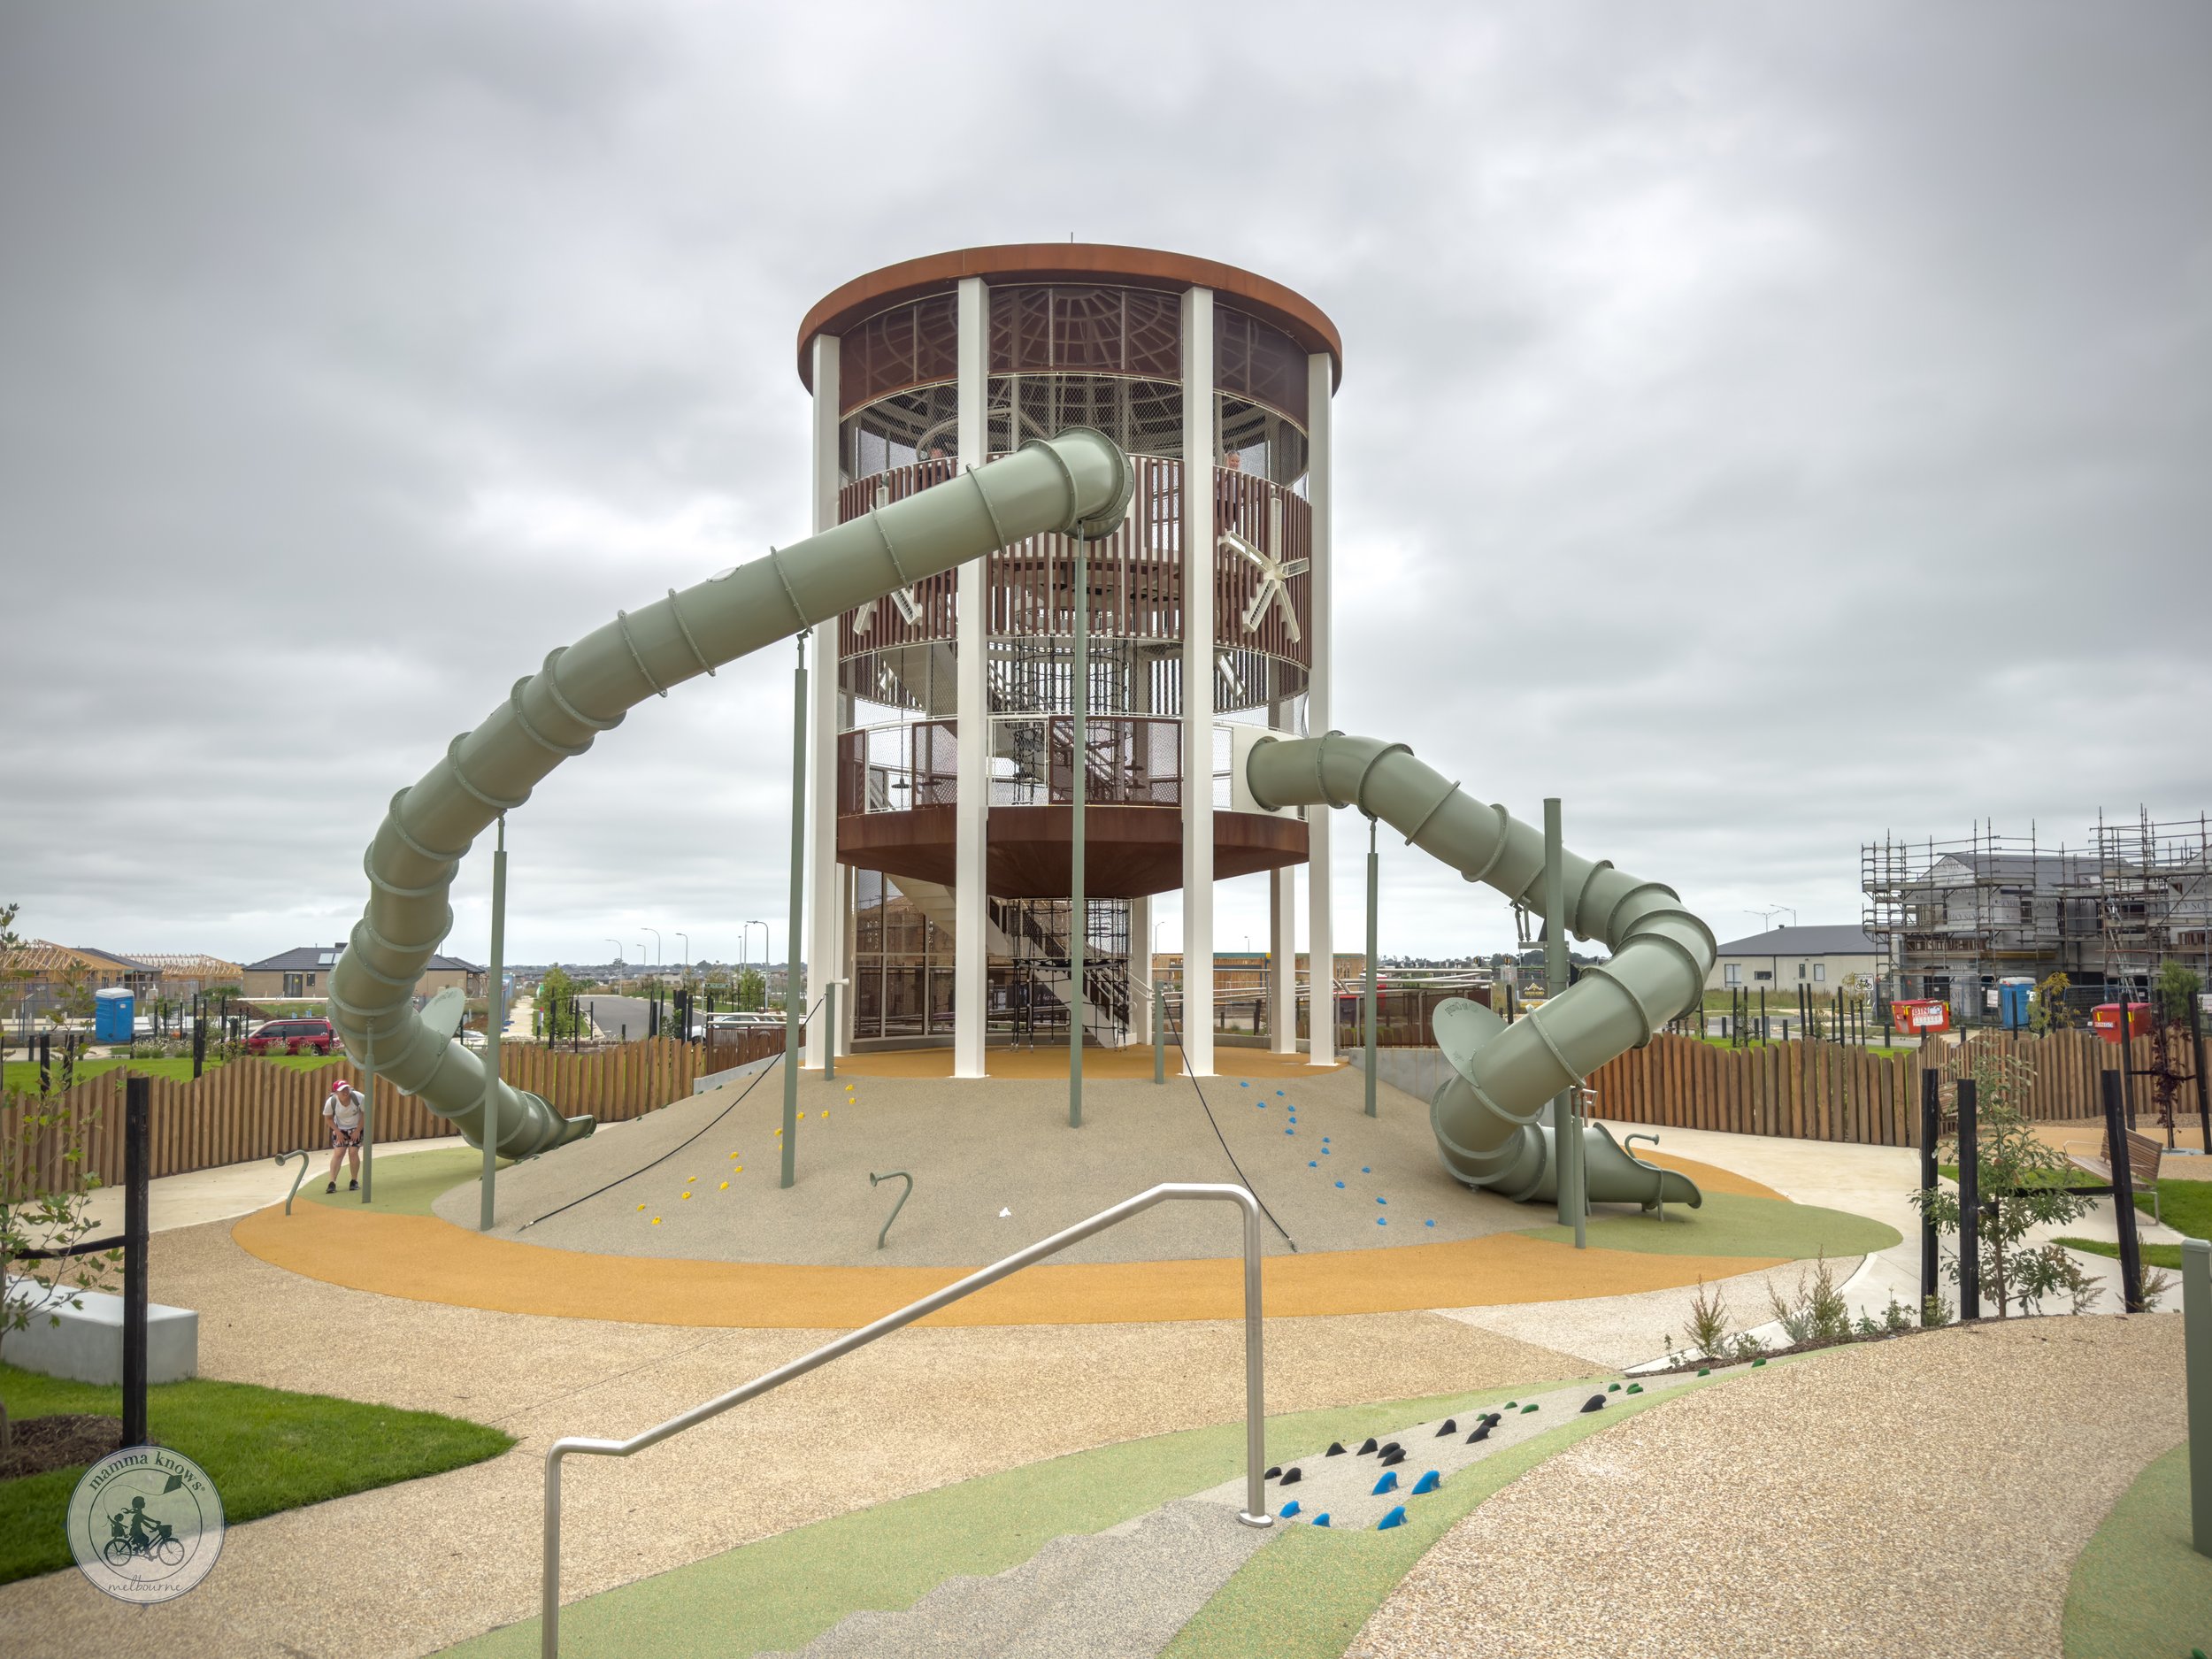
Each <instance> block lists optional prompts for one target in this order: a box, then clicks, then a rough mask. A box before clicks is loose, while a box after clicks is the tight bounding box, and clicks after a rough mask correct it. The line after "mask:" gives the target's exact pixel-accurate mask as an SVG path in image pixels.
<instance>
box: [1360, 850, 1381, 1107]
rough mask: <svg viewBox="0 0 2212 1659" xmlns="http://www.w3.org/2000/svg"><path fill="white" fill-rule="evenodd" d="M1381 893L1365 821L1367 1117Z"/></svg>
mask: <svg viewBox="0 0 2212 1659" xmlns="http://www.w3.org/2000/svg"><path fill="white" fill-rule="evenodd" d="M1381 892H1382V876H1381V864H1380V862H1379V859H1378V858H1377V856H1376V854H1375V820H1374V819H1373V818H1369V819H1368V820H1367V988H1366V993H1365V1008H1364V1009H1363V1014H1364V1017H1365V1018H1366V1021H1367V1115H1368V1116H1369V1117H1370V1118H1372V1117H1374V1116H1375V1115H1376V1112H1375V976H1376V973H1377V972H1378V970H1377V968H1376V965H1375V958H1376V944H1377V926H1376V921H1375V911H1376V908H1377V902H1378V900H1379V896H1380V895H1381Z"/></svg>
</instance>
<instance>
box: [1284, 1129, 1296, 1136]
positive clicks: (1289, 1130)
mask: <svg viewBox="0 0 2212 1659" xmlns="http://www.w3.org/2000/svg"><path fill="white" fill-rule="evenodd" d="M1283 1133H1285V1134H1286V1135H1294V1134H1296V1133H1298V1132H1297V1131H1296V1130H1295V1129H1286V1130H1284V1131H1283Z"/></svg>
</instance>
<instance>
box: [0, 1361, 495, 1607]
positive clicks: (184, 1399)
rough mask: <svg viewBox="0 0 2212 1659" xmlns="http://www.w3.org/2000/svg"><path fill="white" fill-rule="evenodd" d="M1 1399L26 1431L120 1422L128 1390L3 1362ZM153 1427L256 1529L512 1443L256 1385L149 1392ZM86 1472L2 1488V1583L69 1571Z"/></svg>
mask: <svg viewBox="0 0 2212 1659" xmlns="http://www.w3.org/2000/svg"><path fill="white" fill-rule="evenodd" d="M0 1400H4V1401H5V1402H6V1403H7V1408H8V1413H9V1415H10V1416H11V1417H13V1418H15V1419H16V1420H17V1421H18V1422H20V1421H22V1420H23V1419H24V1418H27V1417H51V1416H55V1415H57V1414H58V1413H63V1412H93V1413H98V1414H101V1415H104V1416H108V1417H119V1416H120V1415H121V1414H122V1390H120V1389H119V1388H101V1387H96V1386H93V1385H91V1384H89V1383H75V1382H65V1381H62V1380H61V1379H58V1378H53V1377H42V1376H39V1375H38V1374H37V1373H35V1372H33V1371H19V1370H17V1369H16V1368H15V1367H14V1366H12V1365H6V1364H0ZM146 1415H147V1426H148V1428H149V1430H150V1432H151V1433H152V1435H153V1438H154V1439H155V1440H158V1441H159V1442H160V1443H161V1444H163V1445H164V1446H167V1447H171V1448H173V1449H175V1450H177V1451H180V1452H182V1453H183V1454H184V1455H186V1456H188V1457H189V1458H191V1459H192V1460H193V1461H194V1462H195V1463H198V1464H199V1465H200V1466H201V1467H202V1468H203V1469H204V1470H206V1471H207V1472H208V1475H209V1477H210V1478H211V1479H212V1480H213V1481H214V1482H215V1487H216V1490H217V1491H218V1492H219V1493H220V1494H222V1499H223V1510H224V1515H225V1517H226V1518H227V1519H228V1520H230V1521H234V1522H235V1521H250V1520H254V1519H257V1518H258V1517H261V1516H265V1515H274V1514H276V1513H278V1512H279V1511H280V1510H283V1509H298V1508H299V1507H300V1506H301V1505H303V1504H308V1503H320V1502H323V1501H324V1500H325V1499H326V1498H342V1497H344V1496H346V1495H347V1494H349V1493H354V1492H366V1491H369V1490H371V1489H372V1488H373V1487H376V1486H391V1485H393V1484H395V1483H396V1482H398V1481H402V1480H412V1479H415V1478H416V1477H417V1476H419V1475H435V1474H442V1473H443V1472H444V1471H447V1470H449V1469H460V1468H464V1467H465V1466H466V1465H468V1464H470V1463H481V1462H482V1461H483V1460H484V1459H485V1458H487V1457H496V1456H497V1455H499V1454H500V1453H502V1452H503V1451H505V1450H506V1449H507V1448H509V1447H511V1446H512V1445H513V1444H514V1443H515V1442H514V1437H513V1436H512V1435H511V1434H508V1433H505V1432H503V1431H501V1430H498V1429H494V1428H487V1427H485V1426H484V1425H482V1424H480V1423H469V1422H465V1421H463V1420H461V1419H460V1418H457V1417H442V1416H440V1415H438V1414H437V1413H436V1412H434V1411H402V1410H400V1409H397V1408H396V1407H393V1406H380V1405H366V1404H364V1403H362V1402H358V1401H354V1400H338V1399H334V1398H332V1397H331V1396H329V1395H327V1394H288V1393H285V1392H284V1391H282V1390H280V1389H276V1388H257V1387H255V1386H252V1385H251V1384H250V1383H227V1382H210V1381H207V1380H204V1379H195V1380H193V1381H190V1382H179V1383H164V1384H161V1385H160V1386H157V1387H154V1388H150V1389H149V1390H147V1408H146ZM83 1472H84V1471H83V1469H82V1468H81V1467H80V1468H75V1469H55V1470H50V1471H47V1472H46V1473H44V1474H42V1475H26V1476H23V1477H21V1478H20V1479H14V1480H0V1584H5V1583H10V1582H12V1581H13V1580H15V1579H17V1578H29V1577H31V1576H32V1575H33V1574H35V1573H41V1572H52V1571H55V1570H56V1569H58V1568H61V1567H66V1566H68V1565H69V1564H70V1561H71V1556H70V1554H69V1544H68V1540H66V1538H65V1536H64V1534H63V1530H62V1529H63V1517H64V1516H65V1513H66V1512H67V1509H68V1507H69V1494H70V1492H71V1491H72V1490H73V1488H74V1487H75V1486H76V1484H77V1478H78V1477H79V1476H80V1475H81V1474H82V1473H83Z"/></svg>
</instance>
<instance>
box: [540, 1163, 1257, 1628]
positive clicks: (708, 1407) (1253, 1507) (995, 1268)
mask: <svg viewBox="0 0 2212 1659" xmlns="http://www.w3.org/2000/svg"><path fill="white" fill-rule="evenodd" d="M1171 1199H1202V1200H1203V1199H1213V1200H1219V1201H1222V1202H1228V1203H1233V1204H1236V1205H1238V1206H1240V1208H1242V1210H1243V1211H1244V1463H1245V1470H1244V1508H1243V1509H1240V1510H1239V1511H1238V1513H1237V1519H1239V1520H1240V1521H1241V1522H1243V1523H1244V1524H1245V1525H1247V1526H1272V1525H1274V1524H1275V1517H1272V1516H1271V1515H1270V1514H1268V1512H1267V1494H1266V1491H1265V1487H1264V1481H1263V1476H1262V1471H1263V1465H1264V1464H1265V1463H1266V1461H1267V1446H1266V1409H1265V1401H1264V1399H1263V1386H1262V1365H1261V1330H1260V1206H1259V1201H1258V1200H1257V1199H1256V1198H1255V1197H1254V1196H1253V1195H1252V1194H1251V1193H1250V1192H1249V1191H1248V1190H1247V1189H1246V1188H1244V1187H1237V1186H1233V1185H1231V1184H1230V1183H1228V1182H1225V1181H1164V1182H1162V1183H1161V1184H1160V1185H1159V1186H1157V1187H1148V1188H1147V1189H1146V1190H1145V1191H1143V1192H1141V1193H1139V1194H1136V1196H1135V1197H1133V1198H1125V1199H1123V1200H1122V1201H1121V1202H1119V1203H1118V1204H1116V1205H1114V1206H1113V1207H1112V1208H1111V1209H1110V1210H1100V1211H1099V1212H1098V1214H1096V1215H1094V1216H1093V1217H1091V1218H1090V1219H1089V1220H1087V1221H1079V1222H1077V1223H1076V1224H1075V1225H1073V1226H1071V1227H1069V1228H1066V1229H1064V1230H1063V1231H1062V1232H1059V1233H1054V1234H1053V1235H1052V1236H1051V1237H1050V1238H1048V1239H1043V1240H1039V1241H1038V1242H1037V1243H1035V1244H1033V1245H1031V1246H1030V1247H1029V1248H1027V1249H1025V1250H1017V1251H1016V1252H1015V1253H1014V1254H1013V1255H1011V1256H1007V1257H1006V1258H1005V1259H1004V1260H1003V1261H998V1262H994V1263H991V1265H990V1266H988V1267H986V1268H979V1269H978V1270H977V1271H975V1272H972V1273H971V1274H969V1275H968V1276H967V1278H965V1279H961V1280H959V1281H958V1282H957V1283H956V1284H951V1285H948V1286H945V1287H944V1289H942V1290H941V1291H937V1292H935V1293H934V1294H931V1295H927V1296H925V1297H923V1298H922V1299H921V1300H920V1301H919V1302H909V1303H908V1304H907V1305H906V1306H905V1307H903V1308H902V1309H900V1310H898V1311H897V1312H896V1313H891V1314H886V1315H885V1316H884V1317H882V1318H880V1319H879V1320H877V1321H876V1322H875V1323H874V1324H873V1325H863V1326H862V1327H861V1328H860V1329H859V1330H857V1331H850V1332H848V1333H846V1334H845V1335H843V1336H841V1337H839V1338H838V1339H837V1340H835V1341H834V1342H828V1343H825V1344H824V1345H823V1346H822V1347H820V1348H816V1349H815V1350H814V1351H813V1352H812V1353H811V1354H807V1355H803V1356H801V1357H800V1358H798V1359H795V1360H793V1361H792V1362H791V1363H789V1364H787V1365H780V1366H778V1367H777V1368H776V1369H775V1370H774V1371H769V1372H766V1373H765V1374H764V1375H762V1376H759V1377H756V1378H754V1379H753V1380H752V1381H750V1382H749V1383H746V1384H745V1385H743V1386H741V1387H737V1388H733V1389H731V1390H730V1392H729V1393H727V1394H721V1395H718V1396H717V1397H716V1398H714V1399H712V1400H710V1401H708V1402H706V1403H705V1404H704V1405H701V1406H694V1407H693V1408H692V1409H690V1410H688V1411H686V1412H683V1413H681V1414H680V1415H679V1416H676V1417H671V1418H669V1419H668V1421H667V1422H665V1423H663V1424H660V1425H657V1426H656V1427H654V1428H649V1429H647V1430H646V1431H645V1432H643V1433H642V1434H634V1435H632V1436H631V1437H630V1438H629V1439H628V1440H582V1439H578V1438H574V1437H564V1438H562V1439H560V1440H555V1441H554V1442H553V1444H552V1445H551V1446H550V1447H549V1448H547V1451H546V1454H545V1551H544V1563H543V1567H542V1570H541V1580H540V1585H539V1593H538V1597H539V1604H538V1624H539V1647H538V1651H539V1652H540V1654H541V1655H543V1659H559V1655H560V1651H561V1459H563V1458H564V1457H566V1456H569V1455H578V1456H590V1457H628V1456H631V1455H634V1454H636V1453H638V1452H641V1451H643V1450H644V1449H645V1448H647V1447H649V1446H657V1445H659V1444H660V1442H661V1441H663V1440H668V1439H670V1438H672V1437H673V1436H675V1435H678V1434H680V1433H682V1432H684V1431H685V1430H686V1429H688V1428H693V1427H695V1426H697V1425H699V1424H702V1423H704V1422H705V1421H706V1420H707V1419H708V1418H709V1417H719V1416H721V1415H722V1413H723V1412H725V1411H727V1410H728V1409H730V1408H731V1407H732V1406H739V1405H742V1404H744V1403H745V1402H747V1401H748V1400H751V1399H754V1398H756V1397H757V1396H758V1395H761V1394H766V1393H768V1392H769V1391H770V1390H771V1389H773V1388H780V1387H781V1386H783V1385H784V1384H786V1383H787V1382H790V1381H791V1380H793V1379H795V1378H799V1377H803V1376H805V1375H806V1374H807V1372H809V1371H817V1370H819V1369H820V1368H821V1367H822V1366H824V1365H826V1364H828V1363H830V1362H831V1361H832V1360H833V1359H841V1358H843V1357H844V1356H846V1355H848V1354H849V1353H851V1352H852V1351H853V1350H854V1349H856V1348H865V1347H866V1346H867V1345H868V1344H869V1343H871V1342H872V1341H874V1340H876V1339H877V1338H879V1337H885V1336H888V1335H890V1334H891V1333H892V1332H894V1331H896V1330H899V1329H902V1327H904V1326H906V1325H912V1324H913V1323H914V1322H915V1321H916V1320H917V1319H920V1318H925V1317H927V1316H929V1315H930V1314H933V1313H935V1312H936V1311H937V1310H939V1309H940V1308H947V1307H949V1306H951V1305H952V1304H953V1303H954V1302H958V1301H960V1300H961V1299H962V1298H963V1297H966V1296H972V1295H973V1294H975V1293H976V1292H977V1291H979V1290H981V1289H983V1288H984V1287H985V1286H990V1285H995V1284H996V1283H998V1281H999V1280H1000V1279H1005V1278H1008V1277H1010V1275H1012V1274H1015V1273H1018V1272H1019V1271H1021V1270H1022V1269H1023V1268H1025V1267H1028V1266H1030V1265H1032V1264H1033V1263H1037V1262H1041V1261H1042V1260H1043V1259H1044V1258H1045V1257H1047V1256H1056V1255H1058V1254H1059V1253H1060V1252H1061V1251H1062V1250H1064V1249H1066V1248H1068V1247H1069V1246H1070V1245H1071V1244H1080V1243H1081V1242H1082V1241H1083V1240H1086V1239H1087V1238H1090V1237H1091V1236H1092V1235H1093V1234H1094V1233H1103V1232H1105V1231H1106V1229H1107V1228H1109V1227H1112V1226H1117V1225H1119V1224H1121V1223H1122V1222H1125V1221H1126V1220H1128V1219H1129V1218H1130V1217H1132V1216H1135V1215H1140V1214H1141V1213H1143V1212H1144V1211H1145V1210H1149V1209H1151V1208H1152V1207H1153V1205H1155V1204H1158V1203H1164V1202H1168V1201H1169V1200H1171Z"/></svg>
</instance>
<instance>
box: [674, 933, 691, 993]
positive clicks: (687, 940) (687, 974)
mask: <svg viewBox="0 0 2212 1659" xmlns="http://www.w3.org/2000/svg"><path fill="white" fill-rule="evenodd" d="M676 937H677V938H679V939H680V940H682V941H684V959H683V961H682V963H681V964H680V966H681V967H682V968H683V971H684V983H685V984H686V985H689V984H690V983H691V935H690V934H689V933H678V934H677V935H676Z"/></svg>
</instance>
